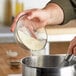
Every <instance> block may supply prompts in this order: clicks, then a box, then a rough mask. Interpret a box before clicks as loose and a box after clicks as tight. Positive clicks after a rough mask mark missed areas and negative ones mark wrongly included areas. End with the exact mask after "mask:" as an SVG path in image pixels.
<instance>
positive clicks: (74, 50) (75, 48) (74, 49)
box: [73, 46, 76, 55]
mask: <svg viewBox="0 0 76 76" xmlns="http://www.w3.org/2000/svg"><path fill="white" fill-rule="evenodd" d="M73 54H74V55H76V46H75V47H74V48H73Z"/></svg>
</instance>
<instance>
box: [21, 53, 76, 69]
mask: <svg viewBox="0 0 76 76" xmlns="http://www.w3.org/2000/svg"><path fill="white" fill-rule="evenodd" d="M65 55H66V54H51V55H39V56H65ZM39 56H27V57H24V58H22V59H21V63H22V64H23V65H25V67H30V68H38V69H61V68H68V67H72V66H74V65H75V64H72V65H68V66H55V67H41V66H37V67H36V66H29V65H27V64H24V63H23V60H24V59H27V58H31V57H39Z"/></svg>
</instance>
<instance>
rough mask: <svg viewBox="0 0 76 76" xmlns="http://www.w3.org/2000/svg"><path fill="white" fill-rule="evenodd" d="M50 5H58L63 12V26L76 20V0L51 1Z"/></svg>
mask: <svg viewBox="0 0 76 76" xmlns="http://www.w3.org/2000/svg"><path fill="white" fill-rule="evenodd" d="M49 3H56V4H57V5H58V6H59V7H60V8H61V9H62V10H63V13H64V20H63V24H65V23H67V22H68V21H70V20H73V19H76V0H51V1H50V2H49ZM49 3H48V4H49Z"/></svg>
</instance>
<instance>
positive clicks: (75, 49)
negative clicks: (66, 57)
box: [68, 37, 76, 54]
mask: <svg viewBox="0 0 76 76" xmlns="http://www.w3.org/2000/svg"><path fill="white" fill-rule="evenodd" d="M68 53H69V54H76V37H74V38H73V40H72V41H71V42H70V45H69V47H68Z"/></svg>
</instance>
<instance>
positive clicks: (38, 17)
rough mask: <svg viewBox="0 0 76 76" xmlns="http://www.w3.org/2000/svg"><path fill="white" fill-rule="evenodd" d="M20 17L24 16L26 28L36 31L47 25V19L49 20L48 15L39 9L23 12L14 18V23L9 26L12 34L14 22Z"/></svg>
mask: <svg viewBox="0 0 76 76" xmlns="http://www.w3.org/2000/svg"><path fill="white" fill-rule="evenodd" d="M22 15H26V19H27V20H28V28H29V29H31V30H36V29H38V28H41V27H44V26H45V25H46V24H47V19H49V16H48V13H47V12H45V11H43V10H41V9H31V10H27V11H23V12H21V13H20V14H19V15H17V16H16V17H15V19H14V22H13V24H12V26H11V31H12V32H13V31H14V29H15V27H16V22H17V21H18V19H19V17H20V16H22ZM29 24H30V25H29Z"/></svg>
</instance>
